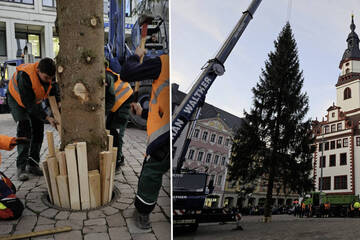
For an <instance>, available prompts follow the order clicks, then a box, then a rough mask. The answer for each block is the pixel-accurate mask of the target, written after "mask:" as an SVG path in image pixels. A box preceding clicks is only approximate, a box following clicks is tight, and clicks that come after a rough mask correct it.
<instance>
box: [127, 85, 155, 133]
mask: <svg viewBox="0 0 360 240" xmlns="http://www.w3.org/2000/svg"><path fill="white" fill-rule="evenodd" d="M150 97H151V86H141V87H140V88H139V94H138V102H139V103H140V105H141V107H142V108H143V109H146V110H148V109H149V102H150ZM130 122H131V123H133V124H134V125H135V127H137V128H139V129H144V130H145V129H146V119H143V118H141V116H137V115H135V114H133V113H132V112H130Z"/></svg>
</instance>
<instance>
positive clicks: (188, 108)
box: [171, 0, 261, 144]
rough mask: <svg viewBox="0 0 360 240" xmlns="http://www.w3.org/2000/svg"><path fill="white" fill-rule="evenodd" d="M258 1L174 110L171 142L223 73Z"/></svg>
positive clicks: (253, 3)
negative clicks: (227, 60)
mask: <svg viewBox="0 0 360 240" xmlns="http://www.w3.org/2000/svg"><path fill="white" fill-rule="evenodd" d="M260 3H261V0H253V1H252V2H251V3H250V6H249V7H248V9H247V10H246V11H245V12H243V15H242V17H241V18H240V20H239V21H238V23H237V24H236V26H235V27H234V29H233V31H232V32H231V33H230V35H229V37H228V38H227V39H226V41H225V42H224V44H223V45H222V47H221V49H220V50H219V52H218V53H217V55H216V56H215V58H214V59H211V60H209V61H208V62H207V65H206V66H205V67H204V68H203V72H202V73H201V75H200V77H199V78H198V80H197V81H196V83H195V84H194V86H193V87H192V88H191V90H190V92H189V93H188V94H187V95H186V97H185V98H184V100H183V101H182V102H181V104H180V106H179V107H178V108H177V110H176V111H175V112H174V114H173V117H172V119H173V120H172V130H171V131H172V143H173V144H174V143H175V142H176V140H177V139H178V137H179V136H180V134H181V132H182V131H183V130H184V128H185V126H186V124H187V123H188V122H189V121H190V119H191V117H192V116H193V114H194V112H196V109H197V108H198V107H199V105H200V103H201V102H202V101H201V100H202V99H204V98H205V95H206V93H207V91H208V90H209V88H210V86H211V85H212V83H213V82H214V80H215V78H216V77H217V76H221V75H223V74H224V72H225V68H224V63H225V61H226V59H227V57H228V56H229V54H230V53H231V51H232V50H233V48H234V47H235V45H236V43H237V41H238V40H239V39H240V37H241V35H242V33H243V32H244V30H245V28H246V27H247V25H248V23H249V22H250V20H251V19H252V18H253V15H254V13H255V11H256V9H257V8H258V6H259V5H260Z"/></svg>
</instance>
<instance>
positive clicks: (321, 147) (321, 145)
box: [319, 143, 323, 152]
mask: <svg viewBox="0 0 360 240" xmlns="http://www.w3.org/2000/svg"><path fill="white" fill-rule="evenodd" d="M322 149H323V144H322V143H319V152H321V151H322Z"/></svg>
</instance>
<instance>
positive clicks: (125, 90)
mask: <svg viewBox="0 0 360 240" xmlns="http://www.w3.org/2000/svg"><path fill="white" fill-rule="evenodd" d="M106 71H108V72H111V73H112V74H114V75H115V76H117V80H116V82H115V83H114V90H115V104H114V106H113V107H112V109H111V111H112V112H116V111H117V110H118V109H119V107H121V105H122V104H123V103H124V102H125V101H126V100H128V99H129V97H130V96H131V95H132V94H133V90H132V88H131V86H130V84H129V83H128V82H124V81H122V80H121V78H120V75H119V74H117V73H115V72H113V71H112V70H111V69H110V68H106Z"/></svg>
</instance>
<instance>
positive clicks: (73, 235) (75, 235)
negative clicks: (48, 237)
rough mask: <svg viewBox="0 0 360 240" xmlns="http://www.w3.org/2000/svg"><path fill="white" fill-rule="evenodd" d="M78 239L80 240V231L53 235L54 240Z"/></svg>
mask: <svg viewBox="0 0 360 240" xmlns="http://www.w3.org/2000/svg"><path fill="white" fill-rule="evenodd" d="M78 239H79V240H80V239H82V234H81V231H70V232H64V233H57V234H55V240H78ZM98 240H100V239H98Z"/></svg>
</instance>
